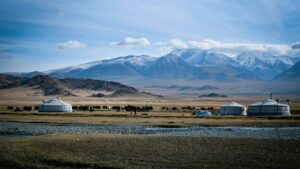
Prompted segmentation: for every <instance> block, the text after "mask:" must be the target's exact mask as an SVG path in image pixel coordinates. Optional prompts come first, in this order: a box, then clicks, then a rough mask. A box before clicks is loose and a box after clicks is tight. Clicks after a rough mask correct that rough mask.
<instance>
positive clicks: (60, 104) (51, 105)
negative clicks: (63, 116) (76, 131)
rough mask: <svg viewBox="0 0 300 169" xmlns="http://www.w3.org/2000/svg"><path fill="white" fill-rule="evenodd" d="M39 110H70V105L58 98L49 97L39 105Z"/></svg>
mask: <svg viewBox="0 0 300 169" xmlns="http://www.w3.org/2000/svg"><path fill="white" fill-rule="evenodd" d="M39 112H72V105H71V104H70V103H67V102H64V101H62V100H59V99H51V100H48V101H47V102H44V103H42V104H41V105H39Z"/></svg>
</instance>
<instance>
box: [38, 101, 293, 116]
mask: <svg viewBox="0 0 300 169" xmlns="http://www.w3.org/2000/svg"><path fill="white" fill-rule="evenodd" d="M72 111H73V110H72V105H71V104H70V103H67V102H65V101H62V100H60V99H51V100H49V101H46V102H43V103H42V104H41V105H39V112H72ZM195 115H196V116H211V115H212V113H211V112H209V111H207V110H206V111H200V112H196V113H195ZM220 115H232V116H290V115H291V113H290V107H289V105H288V104H283V103H279V102H278V100H276V101H275V100H272V99H267V100H265V101H261V102H256V103H253V104H250V105H249V106H248V108H247V107H246V106H244V105H241V104H239V103H236V102H231V103H228V104H225V105H223V106H222V107H221V110H220Z"/></svg>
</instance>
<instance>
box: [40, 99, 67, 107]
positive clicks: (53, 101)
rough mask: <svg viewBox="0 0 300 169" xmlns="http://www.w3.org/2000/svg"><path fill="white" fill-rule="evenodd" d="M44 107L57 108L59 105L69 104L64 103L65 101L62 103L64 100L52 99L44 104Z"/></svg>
mask: <svg viewBox="0 0 300 169" xmlns="http://www.w3.org/2000/svg"><path fill="white" fill-rule="evenodd" d="M42 105H49V106H50V105H53V106H54V105H55V106H57V105H69V103H67V102H64V101H62V100H59V99H51V100H48V101H46V102H45V103H43V104H42Z"/></svg>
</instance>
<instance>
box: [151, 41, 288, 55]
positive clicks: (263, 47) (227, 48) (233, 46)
mask: <svg viewBox="0 0 300 169" xmlns="http://www.w3.org/2000/svg"><path fill="white" fill-rule="evenodd" d="M154 44H155V45H158V46H161V47H162V49H163V50H164V51H166V50H167V49H168V50H169V51H170V50H173V49H186V48H198V49H203V50H209V51H216V52H220V53H225V54H229V55H232V56H233V55H236V54H238V53H241V52H249V51H250V52H268V53H272V54H275V55H281V54H285V53H287V52H288V51H290V50H291V46H290V45H287V44H251V43H225V42H220V41H215V40H211V39H205V40H201V41H182V40H180V39H171V40H170V41H168V42H156V43H154Z"/></svg>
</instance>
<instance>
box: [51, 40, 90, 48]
mask: <svg viewBox="0 0 300 169" xmlns="http://www.w3.org/2000/svg"><path fill="white" fill-rule="evenodd" d="M84 47H86V44H85V43H82V42H79V41H77V40H70V41H67V42H63V43H59V44H57V49H77V48H84Z"/></svg>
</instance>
